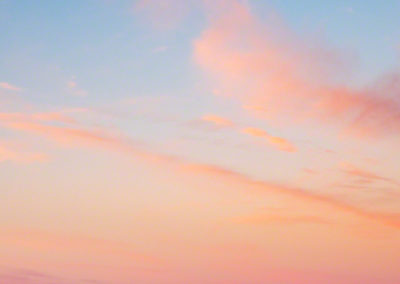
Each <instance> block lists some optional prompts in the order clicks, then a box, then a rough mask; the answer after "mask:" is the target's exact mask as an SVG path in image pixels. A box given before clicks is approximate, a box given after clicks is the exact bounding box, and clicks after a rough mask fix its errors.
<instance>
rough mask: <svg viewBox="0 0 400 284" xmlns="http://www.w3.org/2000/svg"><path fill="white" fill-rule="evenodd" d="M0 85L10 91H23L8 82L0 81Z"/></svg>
mask: <svg viewBox="0 0 400 284" xmlns="http://www.w3.org/2000/svg"><path fill="white" fill-rule="evenodd" d="M0 87H1V88H3V89H6V90H9V91H21V88H19V87H17V86H14V85H11V84H9V83H7V82H0Z"/></svg>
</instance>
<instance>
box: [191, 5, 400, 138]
mask: <svg viewBox="0 0 400 284" xmlns="http://www.w3.org/2000/svg"><path fill="white" fill-rule="evenodd" d="M208 10H209V12H208V14H209V19H210V20H209V26H208V28H207V29H206V30H205V31H203V33H202V35H201V36H200V37H199V38H198V39H196V40H195V42H194V59H195V61H196V62H197V63H198V64H199V66H201V67H202V68H203V69H204V70H205V71H206V72H207V73H208V74H209V75H210V76H212V77H213V78H214V79H216V80H217V81H218V82H219V86H218V87H220V88H221V89H224V90H227V92H229V93H230V94H232V95H233V96H234V97H236V98H238V99H239V100H241V101H242V102H243V104H244V105H245V106H246V109H248V110H249V111H251V112H256V113H258V114H260V113H261V115H264V117H265V118H271V117H275V118H277V117H278V118H282V119H283V118H284V119H291V121H292V122H298V121H299V120H306V119H310V118H311V119H314V120H315V121H316V122H318V123H336V124H337V123H339V124H340V125H342V126H343V129H344V130H345V132H346V133H355V134H357V135H364V136H367V135H368V136H376V135H383V134H396V133H398V132H399V130H400V106H399V102H398V101H396V99H395V98H396V96H397V95H398V94H399V92H400V84H399V82H400V80H399V77H400V76H399V74H391V75H384V76H383V77H382V78H378V79H377V80H376V82H375V83H374V84H372V85H371V86H367V87H362V88H360V89H353V88H350V87H348V86H347V84H345V83H343V84H339V83H337V81H340V80H339V79H338V78H339V77H341V75H342V74H343V73H345V71H346V69H347V66H348V64H350V63H348V60H347V59H346V57H345V56H341V54H340V52H336V51H335V50H333V49H332V48H329V47H328V46H327V45H326V44H325V46H324V45H322V44H315V45H313V43H312V41H311V40H309V41H302V40H300V39H299V38H297V37H296V35H294V34H293V33H292V32H291V31H290V30H288V29H287V28H286V27H285V25H284V24H282V23H281V21H280V20H277V18H276V17H271V18H270V20H269V22H268V23H266V24H265V25H264V24H261V23H260V21H259V19H258V18H257V17H256V16H254V15H253V14H252V13H251V11H250V9H249V8H248V7H247V6H246V5H244V4H243V3H242V2H241V1H236V0H229V1H221V2H219V4H218V5H209V6H208ZM343 80H344V79H342V81H343ZM396 94H397V95H396ZM249 106H251V107H250V108H249ZM264 109H265V110H266V111H267V112H266V113H265V114H264V113H263V112H264V111H263V110H264ZM260 110H261V111H260Z"/></svg>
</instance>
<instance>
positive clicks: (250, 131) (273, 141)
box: [241, 127, 297, 152]
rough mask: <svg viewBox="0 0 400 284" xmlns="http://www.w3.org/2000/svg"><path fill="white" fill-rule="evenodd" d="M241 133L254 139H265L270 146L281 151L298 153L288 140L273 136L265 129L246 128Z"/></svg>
mask: <svg viewBox="0 0 400 284" xmlns="http://www.w3.org/2000/svg"><path fill="white" fill-rule="evenodd" d="M241 132H242V133H244V134H247V135H250V136H253V137H258V138H265V139H266V140H267V141H268V143H269V144H270V145H272V146H274V147H275V148H277V149H279V150H281V151H286V152H296V151H297V149H296V147H295V146H294V145H293V144H292V143H290V142H289V141H287V140H286V139H284V138H282V137H277V136H271V135H269V134H268V133H267V132H266V131H265V130H263V129H260V128H255V127H246V128H243V129H242V130H241Z"/></svg>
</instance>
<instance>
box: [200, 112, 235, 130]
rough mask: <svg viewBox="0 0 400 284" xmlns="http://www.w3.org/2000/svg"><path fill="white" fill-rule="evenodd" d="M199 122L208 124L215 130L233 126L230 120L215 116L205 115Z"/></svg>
mask: <svg viewBox="0 0 400 284" xmlns="http://www.w3.org/2000/svg"><path fill="white" fill-rule="evenodd" d="M200 120H201V121H203V122H206V123H209V124H211V125H212V126H215V127H217V128H224V127H232V126H234V124H233V122H232V121H231V120H230V119H228V118H225V117H222V116H218V115H215V114H205V115H203V116H202V117H201V118H200Z"/></svg>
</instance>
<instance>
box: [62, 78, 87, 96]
mask: <svg viewBox="0 0 400 284" xmlns="http://www.w3.org/2000/svg"><path fill="white" fill-rule="evenodd" d="M67 87H68V89H69V90H70V91H71V93H72V94H73V95H74V96H78V97H85V96H87V94H88V92H87V91H86V90H84V89H82V88H80V87H79V86H78V83H77V82H76V79H75V77H72V79H71V80H69V81H68V82H67Z"/></svg>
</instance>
